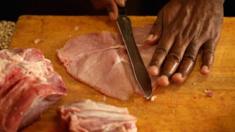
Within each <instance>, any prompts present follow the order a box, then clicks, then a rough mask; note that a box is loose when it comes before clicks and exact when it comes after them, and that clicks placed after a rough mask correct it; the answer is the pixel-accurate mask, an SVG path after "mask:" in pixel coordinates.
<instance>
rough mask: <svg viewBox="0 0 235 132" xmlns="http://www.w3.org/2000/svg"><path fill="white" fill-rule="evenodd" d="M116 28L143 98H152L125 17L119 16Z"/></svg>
mask: <svg viewBox="0 0 235 132" xmlns="http://www.w3.org/2000/svg"><path fill="white" fill-rule="evenodd" d="M117 26H118V29H119V31H120V34H121V37H122V40H123V43H124V45H125V47H126V50H127V53H128V57H129V60H130V63H131V67H132V71H133V73H134V77H135V79H136V80H137V83H138V86H139V88H140V89H141V90H142V91H144V95H145V98H147V99H149V98H150V97H151V96H152V85H151V79H150V77H149V75H148V72H147V70H146V68H145V66H144V62H143V60H142V58H141V56H140V53H139V50H138V48H137V46H136V43H135V39H134V36H133V32H132V27H131V21H130V19H129V18H128V17H127V16H126V15H119V17H118V19H117Z"/></svg>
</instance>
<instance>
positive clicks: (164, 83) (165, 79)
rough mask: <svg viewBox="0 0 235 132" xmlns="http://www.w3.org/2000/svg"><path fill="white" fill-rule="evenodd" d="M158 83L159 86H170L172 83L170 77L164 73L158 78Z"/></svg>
mask: <svg viewBox="0 0 235 132" xmlns="http://www.w3.org/2000/svg"><path fill="white" fill-rule="evenodd" d="M157 83H158V85H159V86H163V87H164V86H168V85H169V84H170V82H169V79H168V77H167V76H165V75H162V76H161V77H159V78H158V79H157Z"/></svg>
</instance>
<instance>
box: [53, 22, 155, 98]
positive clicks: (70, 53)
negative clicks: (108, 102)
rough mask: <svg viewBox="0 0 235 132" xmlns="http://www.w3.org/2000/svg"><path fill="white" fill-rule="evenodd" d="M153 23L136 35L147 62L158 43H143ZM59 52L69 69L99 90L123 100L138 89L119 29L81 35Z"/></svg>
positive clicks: (137, 31)
mask: <svg viewBox="0 0 235 132" xmlns="http://www.w3.org/2000/svg"><path fill="white" fill-rule="evenodd" d="M149 29H150V26H146V27H143V28H135V29H134V37H135V39H136V43H137V44H138V47H139V51H140V53H141V56H142V59H143V61H144V63H145V66H147V65H148V63H149V62H150V59H151V57H152V55H153V52H154V49H155V46H153V45H151V46H146V45H143V42H144V40H145V38H146V36H147V34H148V33H149ZM57 56H58V58H59V59H60V61H61V62H62V63H63V65H64V66H65V68H66V70H67V72H68V73H69V74H70V75H72V76H73V77H74V78H76V79H77V80H79V81H81V82H84V83H86V84H88V85H90V86H91V87H93V88H94V89H96V90H97V91H99V92H101V93H103V94H105V95H107V96H110V97H113V98H117V99H120V100H128V99H129V97H130V96H132V95H133V94H134V93H139V94H141V95H143V93H142V92H141V91H140V90H139V89H138V86H137V82H136V80H135V79H134V76H133V73H132V70H131V67H130V63H129V59H128V57H127V53H126V51H125V48H124V45H123V44H122V41H121V39H120V37H119V36H118V35H117V34H116V33H111V32H106V31H104V32H99V33H90V34H86V35H81V36H78V37H75V38H72V39H70V40H68V41H67V42H66V44H65V45H64V47H63V48H61V49H59V50H58V51H57Z"/></svg>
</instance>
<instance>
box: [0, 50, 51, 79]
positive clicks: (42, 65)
mask: <svg viewBox="0 0 235 132" xmlns="http://www.w3.org/2000/svg"><path fill="white" fill-rule="evenodd" d="M5 53H6V54H7V56H9V57H10V59H7V58H6V59H5V58H4V59H0V73H1V74H0V80H2V79H3V75H4V74H3V73H4V71H5V70H6V65H7V64H15V65H16V66H19V67H21V68H22V72H23V73H24V74H25V75H26V76H34V77H36V78H38V79H39V80H41V81H42V82H47V78H46V77H47V76H48V74H49V73H50V72H49V70H52V68H51V67H48V65H47V64H46V63H47V62H48V61H49V60H47V61H27V60H25V59H24V56H21V55H18V54H14V53H12V52H9V51H5ZM44 60H45V59H44ZM49 62H50V61H49ZM1 77H2V78H1Z"/></svg>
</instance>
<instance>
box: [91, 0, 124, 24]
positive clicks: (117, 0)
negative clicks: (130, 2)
mask: <svg viewBox="0 0 235 132" xmlns="http://www.w3.org/2000/svg"><path fill="white" fill-rule="evenodd" d="M91 2H92V4H93V5H94V7H95V8H96V9H105V8H106V9H107V10H108V13H109V17H110V19H111V20H116V19H117V17H118V6H120V7H124V6H125V3H126V0H91Z"/></svg>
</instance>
